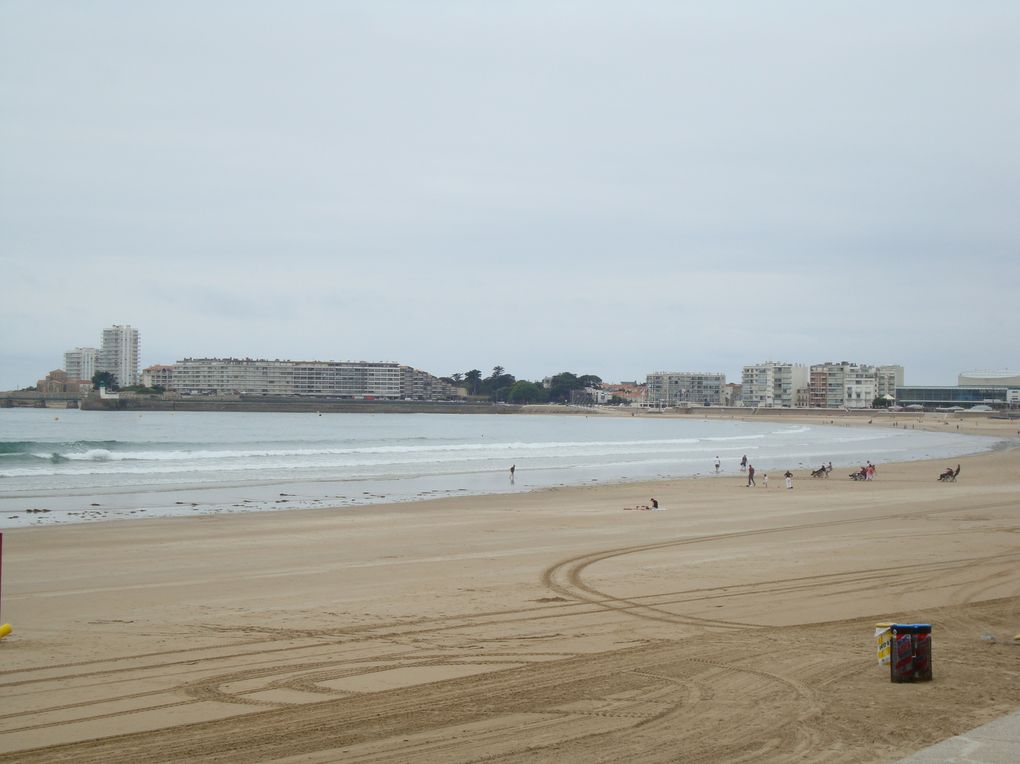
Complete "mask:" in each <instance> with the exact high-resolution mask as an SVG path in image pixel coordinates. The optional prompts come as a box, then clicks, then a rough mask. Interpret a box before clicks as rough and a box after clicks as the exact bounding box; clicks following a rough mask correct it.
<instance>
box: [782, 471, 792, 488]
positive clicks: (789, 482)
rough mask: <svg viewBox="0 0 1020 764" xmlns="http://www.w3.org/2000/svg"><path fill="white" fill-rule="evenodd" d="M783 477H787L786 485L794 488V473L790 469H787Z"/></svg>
mask: <svg viewBox="0 0 1020 764" xmlns="http://www.w3.org/2000/svg"><path fill="white" fill-rule="evenodd" d="M783 477H784V478H786V487H787V488H793V473H792V472H790V470H787V471H786V474H785V475H783Z"/></svg>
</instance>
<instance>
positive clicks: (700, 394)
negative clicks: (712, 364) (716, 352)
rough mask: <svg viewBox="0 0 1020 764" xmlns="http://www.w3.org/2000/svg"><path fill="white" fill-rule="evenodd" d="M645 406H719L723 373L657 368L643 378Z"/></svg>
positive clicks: (722, 386)
mask: <svg viewBox="0 0 1020 764" xmlns="http://www.w3.org/2000/svg"><path fill="white" fill-rule="evenodd" d="M645 385H646V388H645V389H646V391H647V392H646V395H647V405H648V406H651V407H655V408H658V407H662V406H687V405H691V404H693V405H696V406H720V405H722V402H723V391H724V388H725V387H726V375H725V374H719V373H715V372H709V373H702V372H688V371H657V372H655V373H653V374H648V375H647V376H646V377H645Z"/></svg>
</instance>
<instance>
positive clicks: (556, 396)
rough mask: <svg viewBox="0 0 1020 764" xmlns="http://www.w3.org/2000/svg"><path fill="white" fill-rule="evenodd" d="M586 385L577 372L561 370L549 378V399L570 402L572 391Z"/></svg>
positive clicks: (557, 401)
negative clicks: (579, 378) (582, 382)
mask: <svg viewBox="0 0 1020 764" xmlns="http://www.w3.org/2000/svg"><path fill="white" fill-rule="evenodd" d="M582 387H584V385H582V384H581V382H580V381H579V380H578V378H577V375H576V374H572V373H571V372H569V371H561V372H560V373H559V374H557V375H555V376H554V377H553V378H552V379H550V380H549V400H551V401H555V402H556V403H569V402H570V391H571V390H577V389H580V388H582Z"/></svg>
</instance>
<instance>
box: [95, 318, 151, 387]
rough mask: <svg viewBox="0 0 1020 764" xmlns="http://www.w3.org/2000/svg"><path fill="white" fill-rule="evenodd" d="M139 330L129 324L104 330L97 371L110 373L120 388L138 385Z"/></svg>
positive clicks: (117, 325) (116, 325)
mask: <svg viewBox="0 0 1020 764" xmlns="http://www.w3.org/2000/svg"><path fill="white" fill-rule="evenodd" d="M139 344H140V343H139V339H138V330H137V329H134V328H132V327H131V326H130V325H129V324H124V325H123V326H122V325H119V324H115V325H113V326H111V327H110V328H109V329H103V344H102V347H101V348H100V349H99V357H98V360H97V363H96V371H108V372H110V373H111V374H113V376H114V379H116V380H117V384H118V385H119V386H120V387H127V386H129V385H137V384H138V366H139V362H138V361H139V355H138V350H139Z"/></svg>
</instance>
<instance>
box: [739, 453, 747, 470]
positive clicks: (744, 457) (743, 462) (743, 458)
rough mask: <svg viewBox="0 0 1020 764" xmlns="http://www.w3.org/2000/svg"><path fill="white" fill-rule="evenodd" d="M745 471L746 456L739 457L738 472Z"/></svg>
mask: <svg viewBox="0 0 1020 764" xmlns="http://www.w3.org/2000/svg"><path fill="white" fill-rule="evenodd" d="M746 469H747V454H744V455H743V456H742V457H740V471H741V472H743V471H744V470H746Z"/></svg>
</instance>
